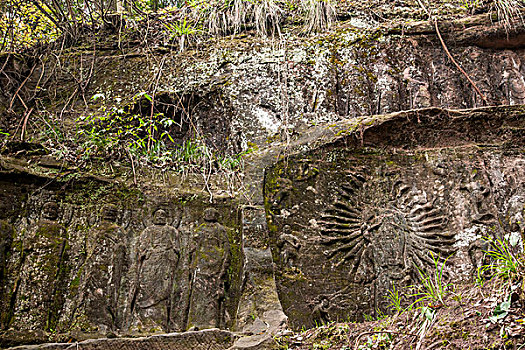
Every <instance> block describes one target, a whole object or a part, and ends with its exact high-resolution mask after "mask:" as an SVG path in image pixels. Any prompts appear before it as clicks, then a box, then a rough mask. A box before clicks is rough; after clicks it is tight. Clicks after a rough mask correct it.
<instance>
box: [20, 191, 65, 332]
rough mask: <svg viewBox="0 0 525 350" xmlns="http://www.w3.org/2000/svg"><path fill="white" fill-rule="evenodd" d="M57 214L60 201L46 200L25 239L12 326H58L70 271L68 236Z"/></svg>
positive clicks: (40, 327)
mask: <svg viewBox="0 0 525 350" xmlns="http://www.w3.org/2000/svg"><path fill="white" fill-rule="evenodd" d="M58 217H59V206H58V204H57V203H56V202H54V201H48V202H46V203H44V205H43V206H42V212H41V219H40V220H39V221H38V222H37V223H36V224H35V226H34V227H33V228H32V229H30V230H29V232H28V233H27V235H26V236H25V237H24V238H23V252H22V258H21V261H20V266H19V268H20V270H19V276H18V280H17V281H16V282H15V286H14V290H13V293H14V296H12V299H13V300H15V304H14V308H13V309H14V314H15V315H16V316H15V317H13V318H12V319H11V320H10V326H11V327H15V328H18V329H31V328H34V329H45V330H51V329H55V327H56V323H57V319H58V315H59V312H60V309H61V307H62V304H63V302H64V300H63V294H62V292H63V290H62V289H63V286H64V283H65V282H66V278H67V272H68V271H67V265H66V260H67V253H68V252H67V250H68V242H67V240H68V236H67V231H66V229H65V227H64V226H63V225H62V224H61V223H59V222H58ZM35 291H38V293H36V292H35Z"/></svg>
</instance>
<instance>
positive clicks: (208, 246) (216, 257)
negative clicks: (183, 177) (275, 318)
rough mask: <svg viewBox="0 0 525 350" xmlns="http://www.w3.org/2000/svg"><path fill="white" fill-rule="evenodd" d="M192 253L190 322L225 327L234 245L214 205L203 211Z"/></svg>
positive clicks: (201, 325)
mask: <svg viewBox="0 0 525 350" xmlns="http://www.w3.org/2000/svg"><path fill="white" fill-rule="evenodd" d="M195 237H196V240H195V250H194V252H193V254H192V257H191V267H190V269H191V298H190V308H189V315H188V318H189V325H190V326H197V327H199V328H213V327H224V325H225V323H227V321H229V320H228V315H227V312H226V294H227V290H228V288H229V284H228V283H229V280H228V270H229V268H230V263H231V247H230V241H229V239H228V234H227V230H226V228H225V227H224V226H223V225H222V224H220V223H219V212H218V211H217V209H215V208H207V209H206V210H205V211H204V215H203V222H202V224H201V225H200V226H199V227H198V228H197V229H196V234H195Z"/></svg>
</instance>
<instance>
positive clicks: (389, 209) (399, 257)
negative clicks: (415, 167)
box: [319, 173, 454, 291]
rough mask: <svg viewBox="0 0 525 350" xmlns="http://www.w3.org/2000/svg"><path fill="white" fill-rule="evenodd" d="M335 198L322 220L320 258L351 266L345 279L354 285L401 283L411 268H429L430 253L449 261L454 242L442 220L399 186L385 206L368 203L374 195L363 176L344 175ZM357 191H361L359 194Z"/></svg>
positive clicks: (410, 190) (419, 198) (423, 201)
mask: <svg viewBox="0 0 525 350" xmlns="http://www.w3.org/2000/svg"><path fill="white" fill-rule="evenodd" d="M349 177H350V181H349V182H347V183H345V184H342V185H341V189H340V191H339V198H338V199H336V200H335V202H334V203H333V205H332V206H331V208H330V209H328V210H327V212H326V213H325V214H324V215H323V216H322V220H320V221H319V224H320V225H321V227H322V229H321V235H322V241H321V242H322V244H324V245H326V246H329V247H331V248H329V249H327V250H325V251H324V254H325V255H326V256H327V257H328V258H329V259H330V260H331V261H334V263H335V266H340V265H342V264H348V265H349V266H351V267H352V269H351V273H350V278H351V279H353V280H354V281H355V282H359V283H370V282H372V281H375V283H379V284H380V285H381V286H382V287H383V288H382V290H383V291H386V290H387V289H388V287H389V286H390V285H391V284H392V283H395V284H399V283H400V284H406V283H407V282H408V281H409V280H408V279H409V278H410V275H412V276H414V275H417V274H416V273H414V272H415V271H414V268H415V267H418V268H421V269H425V268H426V267H432V266H433V261H432V259H433V258H432V255H431V254H433V256H435V257H436V258H437V257H442V258H445V257H448V255H450V253H451V249H450V248H451V246H452V245H453V244H454V237H453V234H452V233H449V232H448V231H447V230H446V219H445V217H444V216H443V215H442V214H441V212H440V211H439V210H438V209H436V208H435V207H434V206H433V204H432V202H430V201H428V200H427V198H425V196H424V194H423V193H422V192H418V191H417V190H415V189H414V188H412V187H409V186H407V185H404V184H402V183H400V184H396V185H395V186H394V195H395V198H392V199H391V200H390V201H389V203H388V204H386V205H384V207H382V208H381V207H377V206H374V205H373V204H372V201H371V199H370V198H367V195H366V194H367V193H372V194H373V193H374V191H373V189H371V188H370V187H371V186H374V184H368V183H367V180H366V178H365V176H363V175H362V174H359V173H355V174H349ZM359 192H362V193H359Z"/></svg>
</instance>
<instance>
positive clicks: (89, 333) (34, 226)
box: [0, 158, 242, 347]
mask: <svg viewBox="0 0 525 350" xmlns="http://www.w3.org/2000/svg"><path fill="white" fill-rule="evenodd" d="M13 167H17V169H18V170H14V168H13ZM24 169H25V171H26V172H23V171H24ZM18 171H20V172H18ZM28 171H29V168H27V164H26V167H25V168H24V166H18V165H15V164H13V163H10V161H9V160H7V159H5V158H2V171H1V172H0V182H1V188H2V192H1V193H0V198H1V200H0V203H1V206H2V208H6V210H5V211H4V212H2V214H4V213H5V214H7V216H6V217H5V218H3V217H2V221H1V226H0V227H1V231H0V232H1V235H2V236H1V241H0V243H1V249H2V250H1V253H2V254H3V255H2V260H1V261H2V265H0V268H1V270H0V271H1V274H0V276H1V277H2V280H1V283H0V285H1V286H2V289H1V290H0V297H1V299H0V307H1V315H2V316H1V322H2V329H1V332H2V333H1V335H0V339H1V341H0V346H2V347H5V346H13V345H17V344H24V343H26V344H27V343H42V342H45V341H46V340H48V339H74V340H83V339H86V338H93V337H104V336H113V335H122V334H133V335H144V334H152V333H165V332H170V331H174V330H186V329H188V328H189V327H190V326H196V327H198V328H201V329H202V328H210V327H215V326H219V325H220V326H221V327H224V328H226V327H232V326H233V325H234V322H235V318H236V312H237V304H238V300H239V297H240V288H241V283H240V281H241V268H242V256H241V248H240V242H241V237H240V233H241V230H240V229H239V225H240V222H239V212H238V209H237V206H236V204H234V203H232V202H231V200H230V199H228V198H220V197H215V199H214V201H213V203H210V202H209V198H208V197H200V195H199V194H190V195H188V194H180V193H177V192H176V191H175V192H172V193H166V192H158V190H157V189H154V190H148V191H147V193H146V194H145V193H143V192H139V191H137V190H132V189H128V188H126V186H125V185H123V184H114V183H111V182H110V181H107V180H102V179H98V180H95V179H90V178H80V180H78V179H77V180H78V181H77V180H76V181H74V182H69V181H67V180H66V181H61V180H54V181H51V180H50V178H47V177H46V176H44V175H39V176H36V175H29V174H28V173H27V172H28ZM43 186H44V188H45V190H42V188H43ZM93 189H96V191H94V190H93ZM11 196H16V200H12V198H11ZM208 253H209V254H208ZM212 253H213V254H215V255H213V254H212ZM210 254H212V255H213V258H212V256H211V255H210ZM204 255H206V256H208V255H210V256H208V258H209V259H208V260H206V261H203V260H199V259H198V257H201V258H202V257H203V256H204ZM207 267H208V270H209V271H207V270H206V268H207ZM210 269H211V270H210ZM203 283H204V284H206V283H208V284H210V283H211V284H210V285H209V288H207V289H205V290H204V289H199V288H200V286H201V285H202V284H203ZM218 288H220V290H218ZM212 306H213V310H214V311H211V307H212ZM210 314H213V315H214V316H213V317H211V316H210ZM190 321H191V325H190V323H189V322H190Z"/></svg>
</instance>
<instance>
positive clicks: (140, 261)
mask: <svg viewBox="0 0 525 350" xmlns="http://www.w3.org/2000/svg"><path fill="white" fill-rule="evenodd" d="M168 218H169V215H168V212H167V211H166V210H164V209H162V208H161V209H157V210H156V211H155V212H154V214H153V225H151V226H149V227H147V228H146V229H145V230H144V231H143V232H142V233H141V234H140V236H139V238H138V240H137V243H136V248H135V249H136V261H135V280H134V283H133V286H132V298H131V307H130V310H131V313H132V314H133V318H134V320H133V322H134V324H135V326H137V327H139V326H140V327H143V328H147V329H149V330H151V329H156V330H164V331H169V330H174V329H178V328H179V325H177V324H175V323H176V322H175V321H174V320H173V319H172V317H171V315H172V309H173V308H174V305H175V304H176V302H177V300H178V298H179V297H180V288H179V283H178V282H179V281H177V278H176V276H177V270H178V266H179V260H180V235H179V231H178V230H177V229H176V228H175V227H173V226H170V225H169V224H168Z"/></svg>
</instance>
